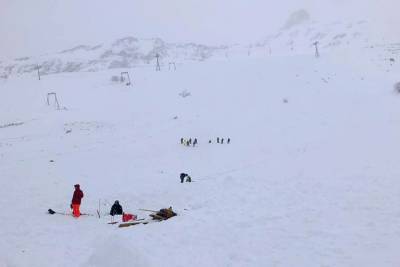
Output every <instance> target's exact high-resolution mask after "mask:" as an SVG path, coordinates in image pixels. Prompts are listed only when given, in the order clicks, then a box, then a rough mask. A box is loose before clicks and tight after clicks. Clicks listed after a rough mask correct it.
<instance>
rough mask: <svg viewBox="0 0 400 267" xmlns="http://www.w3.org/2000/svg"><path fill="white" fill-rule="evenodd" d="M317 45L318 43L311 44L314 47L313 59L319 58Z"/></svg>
mask: <svg viewBox="0 0 400 267" xmlns="http://www.w3.org/2000/svg"><path fill="white" fill-rule="evenodd" d="M318 44H319V42H318V41H316V42H314V43H313V45H314V46H315V57H316V58H319V51H318Z"/></svg>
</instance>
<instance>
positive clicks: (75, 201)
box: [71, 184, 83, 218]
mask: <svg viewBox="0 0 400 267" xmlns="http://www.w3.org/2000/svg"><path fill="white" fill-rule="evenodd" d="M74 186H75V191H74V195H73V196H72V201H71V208H72V215H73V216H74V217H76V218H78V217H79V216H81V212H80V211H79V207H80V205H81V200H82V198H83V192H82V190H81V189H80V186H79V184H76V185H74Z"/></svg>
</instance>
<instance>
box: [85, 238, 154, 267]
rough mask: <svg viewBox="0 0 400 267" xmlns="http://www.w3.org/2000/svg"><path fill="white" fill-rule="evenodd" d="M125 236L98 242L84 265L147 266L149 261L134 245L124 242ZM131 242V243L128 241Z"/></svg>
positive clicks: (102, 266) (94, 266)
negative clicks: (129, 245) (130, 245)
mask: <svg viewBox="0 0 400 267" xmlns="http://www.w3.org/2000/svg"><path fill="white" fill-rule="evenodd" d="M124 242H125V240H124V238H121V237H120V236H118V237H110V238H109V239H107V240H103V241H102V242H100V243H99V244H96V247H94V251H93V253H92V255H91V256H90V257H89V260H88V262H87V263H85V264H83V265H82V266H87V267H109V266H114V267H126V266H136V267H146V266H149V263H148V261H147V260H146V258H145V257H143V255H141V254H140V253H139V252H138V251H137V250H136V249H135V248H134V247H128V246H127V245H125V244H124ZM126 244H129V243H126Z"/></svg>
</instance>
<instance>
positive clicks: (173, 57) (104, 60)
mask: <svg viewBox="0 0 400 267" xmlns="http://www.w3.org/2000/svg"><path fill="white" fill-rule="evenodd" d="M224 50H226V47H224V46H206V45H201V44H194V43H183V44H174V43H167V42H165V41H163V40H162V39H160V38H152V39H138V38H135V37H124V38H121V39H117V40H116V41H114V42H112V43H108V44H107V43H106V44H98V45H93V46H90V45H78V46H76V47H73V48H70V49H66V50H63V51H60V52H58V53H56V54H50V55H42V56H39V57H21V58H16V59H14V60H13V61H12V62H3V63H1V62H0V76H2V77H3V78H4V77H7V76H9V75H15V74H24V73H31V72H36V71H37V67H38V65H39V66H40V72H41V73H42V74H54V73H63V72H79V71H89V72H93V71H99V70H104V69H115V68H131V67H137V66H140V65H148V64H150V63H151V62H154V61H155V58H156V55H157V54H159V55H160V59H167V58H168V60H170V61H185V60H194V61H203V60H205V59H207V58H209V57H212V56H215V55H216V54H219V53H221V51H224Z"/></svg>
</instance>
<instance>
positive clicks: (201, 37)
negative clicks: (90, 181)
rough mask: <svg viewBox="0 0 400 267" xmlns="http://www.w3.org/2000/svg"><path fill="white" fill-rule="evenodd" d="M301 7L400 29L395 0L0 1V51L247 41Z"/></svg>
mask: <svg viewBox="0 0 400 267" xmlns="http://www.w3.org/2000/svg"><path fill="white" fill-rule="evenodd" d="M301 8H303V9H306V10H307V11H308V12H309V13H310V14H311V17H312V18H313V19H315V20H319V21H334V20H335V21H336V20H339V21H340V20H342V19H348V18H353V19H367V20H374V21H376V22H377V23H374V24H373V25H374V27H376V29H375V30H376V31H380V32H385V33H387V34H391V35H394V34H398V33H400V31H399V30H398V26H397V25H400V19H399V18H398V16H397V14H396V11H398V10H400V1H399V0H279V1H277V0H113V1H110V0H0V36H1V41H0V58H12V57H15V56H23V55H37V54H42V53H46V52H54V51H58V50H60V49H63V48H70V47H72V46H75V45H79V44H96V43H101V42H103V41H111V40H113V39H115V38H119V37H124V36H128V35H132V36H136V37H139V38H140V37H143V38H146V37H155V36H158V37H161V38H163V39H165V40H167V41H194V42H201V43H207V44H223V43H237V42H241V43H247V42H251V41H255V40H259V39H261V38H262V37H264V36H266V35H267V34H269V33H271V32H274V31H276V30H277V29H278V28H279V27H280V26H282V24H283V23H284V22H285V20H286V19H287V17H288V16H289V15H290V14H291V12H293V11H296V10H298V9H301Z"/></svg>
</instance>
